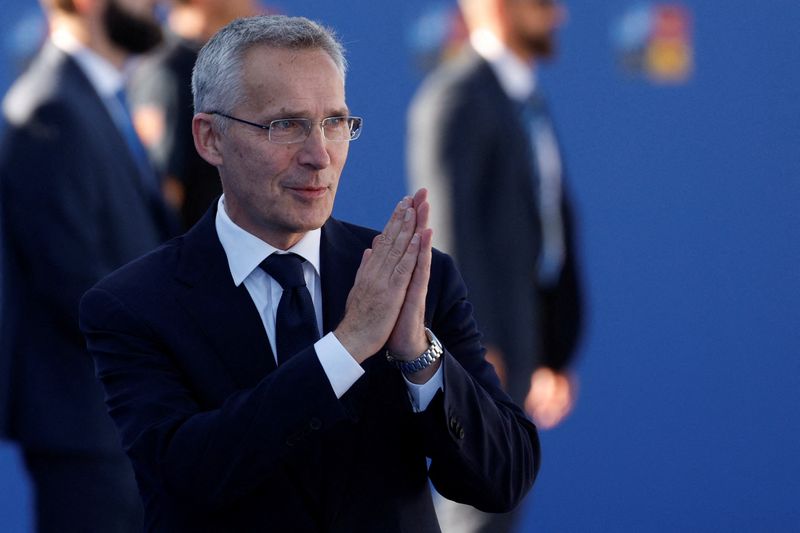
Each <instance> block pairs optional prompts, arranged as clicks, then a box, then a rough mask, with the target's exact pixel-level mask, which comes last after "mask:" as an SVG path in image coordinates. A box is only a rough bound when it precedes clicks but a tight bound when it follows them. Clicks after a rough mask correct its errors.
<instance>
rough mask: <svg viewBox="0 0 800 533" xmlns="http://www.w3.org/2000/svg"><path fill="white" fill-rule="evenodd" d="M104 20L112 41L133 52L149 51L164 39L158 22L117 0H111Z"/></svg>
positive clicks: (104, 14)
mask: <svg viewBox="0 0 800 533" xmlns="http://www.w3.org/2000/svg"><path fill="white" fill-rule="evenodd" d="M103 22H104V24H105V26H106V31H107V32H108V37H109V38H110V39H111V42H113V43H114V44H116V45H117V46H119V47H120V48H122V49H123V50H126V51H128V52H130V53H132V54H142V53H144V52H147V51H148V50H151V49H153V48H154V47H155V46H157V45H158V44H159V43H160V42H161V39H162V33H161V26H159V24H158V22H156V21H155V20H154V19H153V20H150V19H146V18H142V17H139V16H137V15H134V14H132V13H130V12H129V11H127V10H126V9H125V8H123V7H121V6H120V5H119V3H118V2H117V1H116V0H109V2H108V4H107V6H106V10H105V13H103Z"/></svg>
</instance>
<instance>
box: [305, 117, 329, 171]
mask: <svg viewBox="0 0 800 533" xmlns="http://www.w3.org/2000/svg"><path fill="white" fill-rule="evenodd" d="M329 142H330V141H328V140H326V139H325V135H324V134H323V133H322V126H321V125H320V124H315V125H313V126H312V127H311V132H310V133H309V134H308V137H307V138H306V140H305V141H303V144H302V146H301V147H300V153H299V154H298V161H299V163H300V164H301V165H309V166H312V167H313V168H315V169H322V168H325V167H327V166H328V165H330V164H331V156H330V154H329V153H328V143H329Z"/></svg>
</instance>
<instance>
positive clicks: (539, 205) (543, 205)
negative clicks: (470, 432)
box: [408, 0, 580, 531]
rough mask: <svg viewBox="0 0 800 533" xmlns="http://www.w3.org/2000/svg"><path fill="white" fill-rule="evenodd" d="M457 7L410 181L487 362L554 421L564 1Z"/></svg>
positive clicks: (563, 397) (573, 277)
mask: <svg viewBox="0 0 800 533" xmlns="http://www.w3.org/2000/svg"><path fill="white" fill-rule="evenodd" d="M460 7H461V10H462V13H463V15H464V20H465V22H466V24H467V27H468V29H469V30H470V43H469V46H466V47H465V50H464V51H463V53H462V54H461V55H460V56H458V57H456V58H455V59H452V60H450V61H448V62H446V63H445V64H443V65H442V66H441V67H439V69H438V70H437V71H435V72H434V73H433V74H432V75H431V76H430V77H429V78H428V79H426V81H425V82H424V84H423V86H422V87H421V88H420V90H419V92H418V94H417V95H416V97H415V100H414V102H413V104H412V107H411V110H410V114H409V132H408V166H409V173H410V179H411V183H412V185H413V187H421V186H424V187H427V188H428V189H429V190H430V201H431V204H432V206H433V208H434V209H433V210H432V213H433V219H432V224H431V225H432V227H433V228H434V229H435V230H436V239H437V240H436V241H435V244H436V245H437V247H441V248H442V249H444V250H445V251H449V252H451V253H453V255H454V257H455V259H456V262H457V264H458V266H459V269H460V270H461V272H462V273H463V275H464V280H465V282H466V284H467V286H468V287H469V291H470V299H471V300H472V301H473V303H474V305H475V314H476V317H477V319H478V321H479V323H480V324H481V326H482V328H484V334H485V340H486V344H487V350H488V354H487V359H489V360H490V361H491V362H492V363H493V364H494V365H495V367H496V368H497V371H498V373H499V374H500V376H501V379H502V380H503V381H504V386H505V389H506V390H507V391H508V393H509V395H510V396H511V398H513V399H514V400H515V401H516V402H518V403H519V404H520V405H522V404H525V406H526V408H527V410H528V412H529V413H530V414H531V415H532V417H533V418H534V420H535V421H536V422H537V424H538V425H540V426H543V427H545V428H547V427H552V426H553V425H555V424H557V423H558V422H559V421H560V420H561V419H562V418H563V416H564V415H565V414H566V413H567V411H568V410H569V407H570V405H571V403H572V386H573V385H572V382H571V379H570V378H569V377H568V376H567V374H566V371H567V367H568V365H569V363H570V361H571V359H572V357H573V354H574V351H575V346H576V342H577V339H578V332H579V325H580V301H579V300H580V293H579V287H578V278H577V274H576V264H575V250H574V245H573V238H572V213H571V206H570V202H569V197H568V194H567V190H566V188H565V183H564V172H563V162H562V160H561V151H560V149H559V144H558V140H557V138H556V135H555V132H554V128H553V125H552V122H551V120H550V116H549V114H548V113H547V110H546V107H545V105H544V102H543V98H542V92H541V89H540V88H539V87H538V86H537V83H536V77H535V65H536V64H537V63H538V62H540V61H542V60H545V59H547V58H549V57H550V56H551V55H552V53H553V51H554V46H555V44H554V35H553V34H554V32H555V30H556V28H557V27H558V25H559V24H560V22H561V20H562V18H563V16H564V13H563V8H562V6H560V5H559V3H558V2H556V1H553V0H462V1H461V2H460ZM484 519H488V517H484ZM492 520H493V521H494V523H493V524H490V525H487V526H485V527H486V529H483V531H507V530H508V529H509V528H510V527H511V526H510V523H509V522H510V520H511V517H505V518H504V517H494V518H493V519H492ZM499 522H505V523H504V524H503V525H500V524H499ZM470 531H471V529H470Z"/></svg>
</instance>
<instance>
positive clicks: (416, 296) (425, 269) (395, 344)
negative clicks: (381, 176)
mask: <svg viewBox="0 0 800 533" xmlns="http://www.w3.org/2000/svg"><path fill="white" fill-rule="evenodd" d="M413 205H414V209H415V210H416V213H417V230H416V234H417V235H419V236H420V245H419V254H418V256H417V263H416V265H415V266H414V272H413V274H412V276H411V281H410V282H409V285H408V290H407V291H406V298H405V301H404V302H403V307H402V308H401V309H400V315H399V316H398V317H397V323H396V324H395V326H394V330H392V334H391V335H390V336H389V341H388V343H387V345H386V346H387V348H388V349H389V351H390V352H392V355H393V356H394V357H396V358H398V359H405V360H411V359H414V358H416V357H418V356H420V355H421V354H422V352H424V351H425V350H427V349H428V346H429V342H428V337H427V336H426V335H425V297H426V296H427V295H428V280H429V279H430V274H431V253H432V247H431V241H432V237H433V231H432V230H431V229H430V228H428V216H429V214H430V204H429V203H428V191H427V190H425V189H420V190H418V191H417V193H416V194H415V195H414V199H413ZM439 364H440V363H438V362H437V363H436V364H434V365H432V366H430V367H428V368H426V369H424V370H422V371H420V372H417V373H415V374H411V375H410V376H407V377H408V379H409V380H411V381H413V382H416V383H425V382H427V381H428V379H430V377H431V376H433V374H434V372H435V371H436V369H437V368H439Z"/></svg>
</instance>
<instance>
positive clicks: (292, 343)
mask: <svg viewBox="0 0 800 533" xmlns="http://www.w3.org/2000/svg"><path fill="white" fill-rule="evenodd" d="M303 263H305V259H303V258H302V257H300V256H299V255H296V254H275V253H274V254H272V255H270V256H269V257H267V258H266V259H264V261H262V262H261V268H262V269H263V270H264V272H266V273H267V274H269V275H270V276H272V278H273V279H274V280H275V281H277V282H278V283H279V284H280V286H281V287H282V288H283V294H282V295H281V301H280V302H279V303H278V313H277V317H276V318H275V347H276V349H277V351H278V354H277V355H278V364H279V365H282V364H283V363H285V362H286V361H287V360H288V359H289V358H290V357H291V356H292V355H294V354H296V353H297V352H299V351H300V350H302V349H303V348H307V347H308V346H311V344H313V343H314V342H316V341H317V340H318V339H319V328H317V318H316V313H315V312H314V304H313V302H312V301H311V294H310V293H309V292H308V288H307V287H306V280H305V278H304V277H303Z"/></svg>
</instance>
